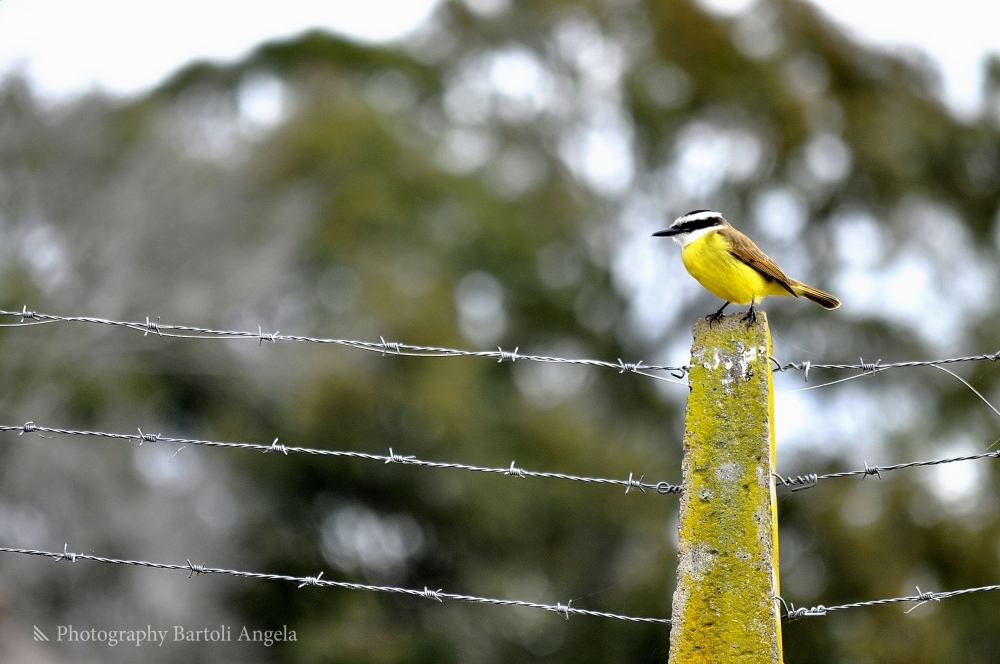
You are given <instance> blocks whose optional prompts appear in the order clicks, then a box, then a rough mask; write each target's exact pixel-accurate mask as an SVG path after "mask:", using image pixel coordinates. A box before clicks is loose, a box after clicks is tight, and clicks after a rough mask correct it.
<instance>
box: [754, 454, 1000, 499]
mask: <svg viewBox="0 0 1000 664" xmlns="http://www.w3.org/2000/svg"><path fill="white" fill-rule="evenodd" d="M977 459H1000V450H996V451H993V452H981V453H979V454H967V455H965V456H958V457H949V458H947V459H933V460H930V461H908V462H906V463H896V464H892V465H891V466H869V465H868V463H867V462H862V463H864V465H865V467H864V468H862V469H859V470H845V471H841V472H839V473H825V474H823V475H819V474H817V473H810V474H808V475H796V476H795V477H791V476H789V477H784V476H782V475H779V474H778V473H773V475H774V479H776V480H778V482H780V483H781V485H782V486H786V487H789V488H790V489H791V490H792V491H803V490H805V489H811V488H813V487H814V486H816V484H817V483H818V482H819V481H820V480H829V479H834V478H838V477H857V476H859V475H860V476H862V477H867V476H869V475H875V476H877V477H878V478H879V479H882V473H886V472H889V471H892V470H901V469H903V468H919V467H922V466H938V465H941V464H945V463H955V462H956V461H975V460H977Z"/></svg>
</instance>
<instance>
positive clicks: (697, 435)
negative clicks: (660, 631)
mask: <svg viewBox="0 0 1000 664" xmlns="http://www.w3.org/2000/svg"><path fill="white" fill-rule="evenodd" d="M741 317H742V316H739V315H733V316H726V317H725V318H723V319H722V320H721V321H719V322H717V323H715V324H714V325H713V326H711V327H710V326H709V325H708V323H707V322H706V321H699V323H698V324H697V325H695V327H694V345H692V346H691V374H690V380H691V394H690V395H689V396H688V404H687V415H686V417H685V432H684V461H683V464H682V472H683V485H682V486H683V493H682V494H681V499H680V516H679V519H678V532H679V536H678V551H677V561H678V562H677V589H676V590H675V591H674V603H673V625H672V627H671V631H670V664H692V663H694V662H715V663H719V662H747V663H748V664H750V663H752V664H780V663H781V661H782V658H781V614H780V611H779V609H778V602H777V601H776V598H777V595H778V511H777V503H776V501H775V493H774V477H773V475H772V472H773V471H774V468H775V455H774V390H773V386H772V382H771V362H770V359H769V358H770V356H771V334H770V332H769V330H768V327H767V318H766V317H765V316H764V314H761V313H758V314H757V317H758V322H757V323H756V324H755V325H753V326H751V327H750V328H749V329H748V328H747V326H746V324H745V323H743V322H741V321H740V318H741Z"/></svg>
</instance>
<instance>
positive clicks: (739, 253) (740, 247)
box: [719, 226, 798, 297]
mask: <svg viewBox="0 0 1000 664" xmlns="http://www.w3.org/2000/svg"><path fill="white" fill-rule="evenodd" d="M719 233H721V234H722V235H723V236H724V237H725V238H726V239H727V240H729V253H730V254H732V255H733V256H734V257H735V258H737V259H738V260H741V261H743V262H744V263H746V264H747V265H749V266H750V267H752V268H753V269H755V270H757V271H758V272H760V273H761V274H762V275H764V276H765V277H767V278H768V279H773V280H774V281H777V282H778V283H779V284H781V286H782V287H783V288H784V289H785V290H787V291H788V292H789V293H791V294H792V295H795V297H798V295H796V294H795V291H794V290H792V284H791V283H790V280H789V279H788V277H786V276H785V273H784V272H782V271H781V268H780V267H778V266H777V265H775V263H774V261H772V260H771V259H770V258H768V257H767V254H765V253H764V252H763V251H761V250H760V249H759V248H758V247H757V245H756V244H754V243H753V240H751V239H750V238H748V237H747V236H746V235H744V234H743V233H740V232H739V231H738V230H736V229H735V228H733V227H732V226H730V227H728V228H722V229H720V230H719Z"/></svg>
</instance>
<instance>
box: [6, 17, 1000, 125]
mask: <svg viewBox="0 0 1000 664" xmlns="http://www.w3.org/2000/svg"><path fill="white" fill-rule="evenodd" d="M468 1H469V4H470V5H482V4H483V2H484V1H485V0H468ZM813 1H814V2H815V3H816V4H818V5H819V6H821V7H822V8H823V9H824V11H826V12H827V13H828V15H829V16H831V17H832V18H834V19H835V20H836V21H837V22H838V23H840V24H842V25H844V26H846V27H847V28H848V29H849V30H850V31H851V32H852V33H853V34H854V35H855V36H856V37H857V38H858V39H861V40H863V41H866V42H870V43H876V44H885V45H891V44H904V45H910V46H917V47H919V48H921V49H923V50H925V51H927V52H928V53H929V54H930V55H931V56H932V57H933V58H934V59H935V60H936V61H937V62H938V63H939V65H940V67H941V71H942V73H943V74H944V80H945V88H946V95H947V99H948V102H949V103H950V104H951V105H952V106H953V107H954V108H955V109H956V110H958V111H959V112H960V113H963V114H968V113H970V112H971V111H972V110H973V109H975V108H976V106H977V105H978V100H979V88H980V84H981V72H982V60H983V58H984V56H985V55H986V54H987V53H988V52H990V51H994V52H1000V28H998V27H997V26H1000V2H997V0H948V1H947V2H945V1H943V0H813ZM700 2H701V3H702V4H703V5H706V6H714V7H715V8H716V9H717V10H718V11H720V12H723V13H724V12H726V11H727V8H728V9H729V10H734V9H736V10H738V9H740V8H742V7H745V6H747V5H748V4H750V3H751V2H752V0H700ZM437 3H438V0H363V1H361V2H359V1H358V0H332V1H331V0H325V1H324V0H284V1H283V2H281V3H280V5H278V4H275V3H274V2H264V1H263V0H210V1H209V2H206V1H205V0H172V1H171V2H136V1H135V0H89V1H88V2H80V1H79V0H0V73H2V72H6V71H9V70H11V69H13V68H20V69H21V70H22V71H25V72H27V74H28V75H29V77H30V78H31V79H32V80H33V81H34V82H35V83H36V84H37V86H38V88H39V89H40V90H42V91H43V93H45V94H46V95H48V96H51V97H55V98H59V97H63V96H65V95H67V94H73V93H76V92H80V91H82V90H87V89H89V88H92V87H93V86H95V85H98V86H100V87H102V88H104V89H107V90H110V91H113V92H119V93H132V92H137V91H141V90H144V89H147V88H149V87H151V86H153V85H155V84H156V83H157V82H159V81H161V80H162V79H163V78H164V77H165V76H167V75H168V74H170V73H171V72H172V71H174V70H176V69H177V68H178V67H180V66H182V65H184V64H185V63H187V62H189V61H191V60H193V59H196V58H210V59H223V60H228V59H234V58H237V57H239V56H240V55H242V54H244V53H246V52H247V51H248V50H249V49H250V48H252V47H253V46H254V45H256V44H259V43H260V42H262V41H265V40H268V39H274V38H280V37H287V36H290V35H294V34H296V33H299V32H301V31H303V30H306V29H309V28H314V27H318V28H325V29H329V30H333V31H336V32H340V33H343V34H347V35H350V36H353V37H355V38H358V39H363V40H367V41H381V40H388V39H392V38H394V37H399V36H401V35H404V34H406V33H407V32H409V31H411V30H413V29H414V28H415V27H416V26H418V25H419V24H420V23H421V22H422V21H424V20H425V19H426V18H427V16H429V14H430V12H431V11H432V10H433V8H434V7H435V6H436V5H437ZM490 4H491V3H490V2H486V5H490ZM492 4H496V2H493V3H492ZM501 4H502V2H501ZM278 7H280V9H279V8H278Z"/></svg>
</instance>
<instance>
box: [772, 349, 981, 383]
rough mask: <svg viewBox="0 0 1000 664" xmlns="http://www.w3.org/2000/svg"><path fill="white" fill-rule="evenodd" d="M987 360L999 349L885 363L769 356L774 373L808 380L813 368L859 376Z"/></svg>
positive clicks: (860, 359) (861, 360)
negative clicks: (781, 359) (798, 374)
mask: <svg viewBox="0 0 1000 664" xmlns="http://www.w3.org/2000/svg"><path fill="white" fill-rule="evenodd" d="M984 360H988V361H990V362H996V361H997V360H1000V351H998V352H996V353H992V354H986V355H965V356H963V357H949V358H946V359H943V360H915V361H909V362H889V363H887V364H882V360H881V359H879V360H876V361H874V362H865V360H864V358H858V364H827V363H820V362H810V361H808V360H805V361H803V362H786V363H785V364H782V363H781V362H779V361H778V360H777V359H775V358H773V357H772V358H771V369H772V370H773V371H774V372H775V373H782V372H785V371H801V372H802V373H803V374H804V377H805V380H806V381H808V380H809V372H810V371H812V370H813V369H847V370H855V371H860V372H861V373H860V374H859V376H864V375H867V374H876V373H879V372H882V371H886V370H888V369H905V368H910V367H934V366H939V365H942V364H958V363H961V362H981V361H984Z"/></svg>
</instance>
